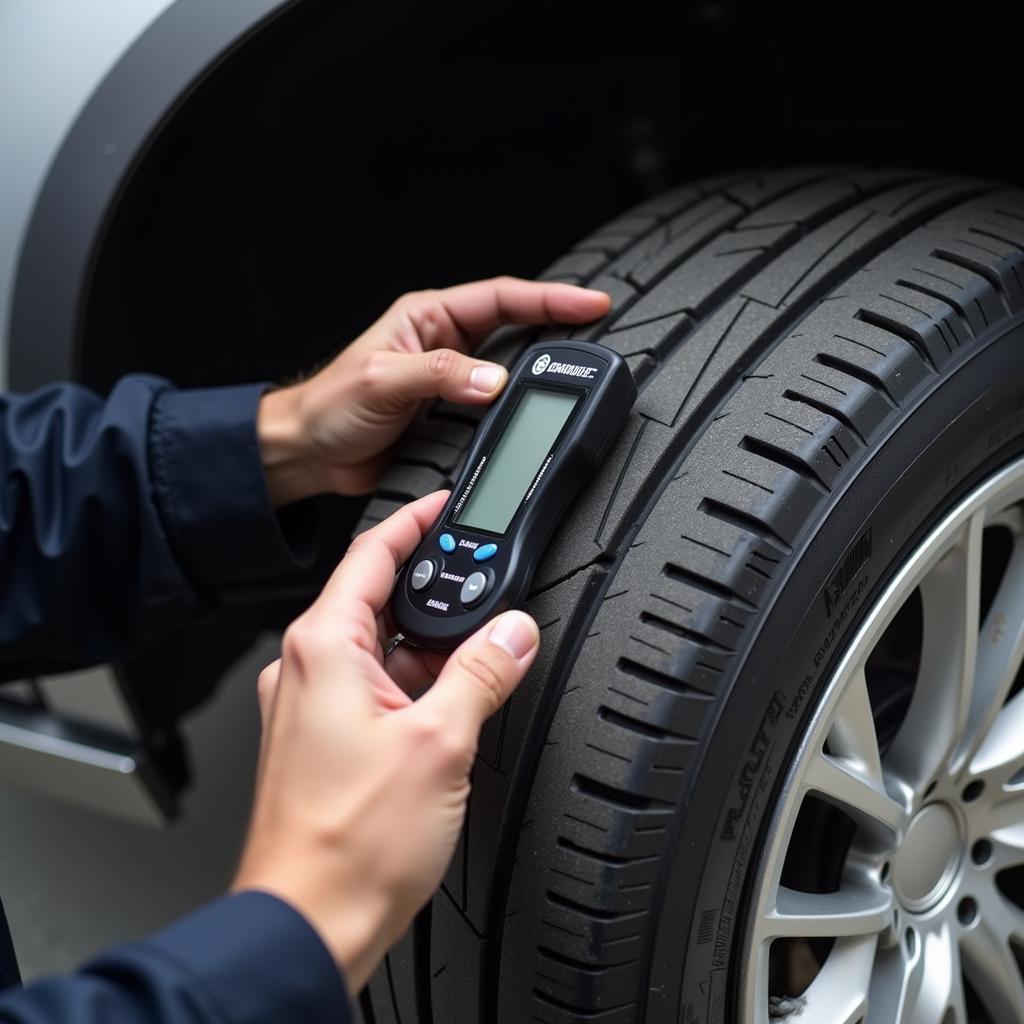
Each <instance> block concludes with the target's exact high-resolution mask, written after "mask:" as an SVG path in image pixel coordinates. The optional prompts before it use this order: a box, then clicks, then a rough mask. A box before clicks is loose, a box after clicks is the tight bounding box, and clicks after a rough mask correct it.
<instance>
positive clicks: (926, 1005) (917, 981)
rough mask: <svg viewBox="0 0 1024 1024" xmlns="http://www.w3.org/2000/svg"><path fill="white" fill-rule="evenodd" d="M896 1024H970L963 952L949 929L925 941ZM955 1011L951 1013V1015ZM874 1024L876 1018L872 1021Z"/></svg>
mask: <svg viewBox="0 0 1024 1024" xmlns="http://www.w3.org/2000/svg"><path fill="white" fill-rule="evenodd" d="M916 956H917V963H916V965H915V966H916V969H915V970H913V971H911V972H910V974H909V976H908V979H907V980H908V983H907V985H906V987H905V988H904V991H903V993H902V999H901V1000H900V1005H899V1009H898V1013H897V1015H896V1016H895V1017H893V1018H891V1019H892V1020H893V1022H894V1024H946V1021H947V1020H948V1019H949V1016H952V1019H953V1020H954V1021H957V1024H967V1012H966V1008H965V1006H964V986H963V978H962V976H961V968H960V952H959V950H958V949H957V946H956V943H955V942H954V940H953V937H952V935H951V934H950V930H949V928H948V927H942V928H940V929H937V930H936V931H933V932H929V933H928V934H926V935H924V936H923V937H922V941H921V949H920V950H919V951H918V952H917V954H916ZM950 1011H952V1013H950ZM871 1020H872V1024H874V1018H872V1019H871Z"/></svg>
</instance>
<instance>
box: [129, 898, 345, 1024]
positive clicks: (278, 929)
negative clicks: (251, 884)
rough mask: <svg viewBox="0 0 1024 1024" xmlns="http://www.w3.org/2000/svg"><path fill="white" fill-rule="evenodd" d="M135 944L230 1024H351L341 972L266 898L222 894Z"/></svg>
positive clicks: (300, 922) (308, 930) (288, 913)
mask: <svg viewBox="0 0 1024 1024" xmlns="http://www.w3.org/2000/svg"><path fill="white" fill-rule="evenodd" d="M140 945H141V946H143V947H149V948H150V950H155V951H157V952H158V953H160V954H162V956H163V958H164V959H165V960H166V961H168V962H170V963H172V964H174V965H176V967H177V968H178V969H179V970H181V971H182V972H183V973H184V974H186V975H187V976H188V978H189V979H190V980H191V981H192V982H193V983H195V984H198V985H200V986H201V987H202V988H203V989H204V990H205V992H206V994H207V995H208V996H209V998H210V1000H211V1002H213V1003H214V1004H215V1005H216V1006H217V1007H218V1009H219V1010H220V1012H221V1013H222V1014H223V1015H224V1018H225V1020H227V1021H230V1022H231V1024H250V1022H252V1024H262V1022H263V1021H271V1020H272V1021H302V1022H303V1024H320V1022H324V1024H327V1022H330V1024H344V1022H346V1021H350V1020H351V1011H350V1008H349V1000H348V993H347V991H346V989H345V983H344V980H343V978H342V974H341V971H340V970H339V969H338V967H337V965H336V964H335V963H334V960H333V959H332V957H331V955H330V953H328V951H327V948H326V947H325V946H324V944H323V942H322V940H321V939H320V936H319V935H318V934H317V933H316V931H315V930H314V929H313V926H312V925H311V924H310V923H309V922H308V921H307V920H306V919H305V918H304V917H303V916H302V915H301V914H300V913H299V912H298V911H297V910H295V909H294V908H293V907H291V906H289V905H288V904H287V903H285V902H284V901H283V900H280V899H278V898H277V897H276V896H271V895H270V894H269V893H264V892H242V893H237V894H235V895H232V896H225V897H223V898H222V899H219V900H216V901H215V902H213V903H210V904H207V905H206V906H204V907H202V908H201V909H199V910H197V911H195V912H193V913H191V914H189V915H188V916H187V917H184V918H182V919H181V920H179V921H176V922H175V923H174V924H172V925H171V926H170V927H168V928H165V929H164V930H163V931H161V932H157V934H156V935H153V936H151V937H150V938H148V939H147V940H146V941H145V942H143V943H140Z"/></svg>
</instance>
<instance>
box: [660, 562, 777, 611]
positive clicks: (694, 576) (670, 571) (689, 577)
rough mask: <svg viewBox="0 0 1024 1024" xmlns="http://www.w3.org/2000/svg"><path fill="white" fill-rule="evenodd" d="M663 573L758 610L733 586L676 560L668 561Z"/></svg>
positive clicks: (747, 607) (698, 588) (713, 595)
mask: <svg viewBox="0 0 1024 1024" xmlns="http://www.w3.org/2000/svg"><path fill="white" fill-rule="evenodd" d="M661 574H662V575H663V576H665V577H666V578H668V579H670V580H674V581H675V582H676V583H685V584H686V585H687V586H688V587H693V589H694V590H702V591H704V593H706V594H710V595H711V596H712V597H717V598H719V599H720V600H722V601H728V602H729V603H730V604H738V605H741V606H742V607H744V608H746V609H747V610H748V611H757V606H756V605H755V604H752V603H751V602H750V601H748V600H747V599H746V598H745V597H742V596H740V595H739V594H737V593H736V591H735V590H733V589H732V588H731V587H728V586H726V585H725V584H724V583H719V581H718V580H713V579H711V577H710V576H704V575H703V574H702V573H699V572H695V571H694V570H693V569H688V568H687V567H686V566H685V565H678V564H677V563H676V562H666V563H665V565H664V567H663V568H662V570H661Z"/></svg>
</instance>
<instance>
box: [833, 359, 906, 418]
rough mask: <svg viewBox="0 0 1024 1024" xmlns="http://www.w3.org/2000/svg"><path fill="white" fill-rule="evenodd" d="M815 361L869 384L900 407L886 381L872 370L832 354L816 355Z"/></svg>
mask: <svg viewBox="0 0 1024 1024" xmlns="http://www.w3.org/2000/svg"><path fill="white" fill-rule="evenodd" d="M814 361H815V362H816V363H820V364H821V365H822V366H827V367H828V368H829V369H830V370H838V371H839V372H840V373H845V374H846V376H847V377H853V378H854V379H855V380H859V381H860V382H861V383H862V384H867V386H868V387H869V388H873V389H874V390H875V391H877V392H878V393H879V394H880V395H882V396H883V397H884V398H885V400H886V401H887V402H888V403H889V405H890V406H892V407H893V408H894V409H895V408H897V407H898V406H899V403H898V402H897V401H896V400H895V399H894V398H893V397H892V393H891V392H890V391H889V389H888V387H886V385H885V381H884V380H882V378H881V377H879V376H878V375H877V374H874V373H872V372H871V371H870V370H865V369H864V367H863V366H858V365H857V364H856V363H851V362H850V361H849V360H848V359H843V358H842V356H836V355H833V354H832V353H831V352H818V353H816V354H815V356H814Z"/></svg>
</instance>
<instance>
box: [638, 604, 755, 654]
mask: <svg viewBox="0 0 1024 1024" xmlns="http://www.w3.org/2000/svg"><path fill="white" fill-rule="evenodd" d="M640 621H641V622H643V623H645V624H646V625H649V626H653V627H654V628H655V629H660V630H661V631H662V632H664V633H671V634H672V636H676V637H679V638H680V639H681V640H689V641H690V643H693V644H697V645H698V646H699V647H703V648H704V649H705V650H708V651H716V652H717V653H719V654H724V655H729V654H735V653H736V652H735V651H733V650H732V649H731V648H728V647H723V646H722V645H721V644H719V643H716V642H715V641H714V640H712V639H710V638H709V637H706V636H705V635H704V634H703V633H699V632H697V630H695V629H690V628H689V627H688V626H681V625H679V623H677V622H669V620H668V619H663V618H662V617H661V616H660V615H655V614H654V613H653V612H648V611H643V612H641V613H640Z"/></svg>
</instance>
